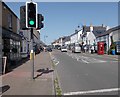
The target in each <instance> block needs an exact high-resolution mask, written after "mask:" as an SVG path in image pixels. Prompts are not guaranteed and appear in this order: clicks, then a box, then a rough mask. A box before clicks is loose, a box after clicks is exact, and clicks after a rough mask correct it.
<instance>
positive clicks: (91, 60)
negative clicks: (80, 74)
mask: <svg viewBox="0 0 120 97" xmlns="http://www.w3.org/2000/svg"><path fill="white" fill-rule="evenodd" d="M66 54H67V55H68V56H70V57H72V58H73V59H76V60H77V61H78V62H84V63H105V62H109V61H105V60H100V59H96V58H91V57H86V56H81V55H76V54H71V53H66ZM110 62H112V61H110Z"/></svg>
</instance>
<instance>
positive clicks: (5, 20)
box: [2, 3, 17, 33]
mask: <svg viewBox="0 0 120 97" xmlns="http://www.w3.org/2000/svg"><path fill="white" fill-rule="evenodd" d="M9 15H12V29H11V31H13V32H15V33H17V16H15V15H14V14H13V12H11V11H10V9H9V8H8V7H7V6H6V5H5V4H4V3H2V17H3V19H2V27H4V28H6V29H9V30H10V28H9V23H8V21H9Z"/></svg>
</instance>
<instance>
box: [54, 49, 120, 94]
mask: <svg viewBox="0 0 120 97" xmlns="http://www.w3.org/2000/svg"><path fill="white" fill-rule="evenodd" d="M52 56H54V58H55V59H56V60H57V61H58V64H57V66H56V70H57V74H58V79H59V83H60V87H61V89H62V93H63V95H81V94H83V95H91V94H92V95H117V94H118V91H117V90H118V89H119V88H118V60H117V59H115V58H111V57H106V56H101V55H93V54H83V53H71V52H61V51H59V50H53V52H52Z"/></svg>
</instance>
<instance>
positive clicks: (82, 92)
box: [63, 88, 120, 95]
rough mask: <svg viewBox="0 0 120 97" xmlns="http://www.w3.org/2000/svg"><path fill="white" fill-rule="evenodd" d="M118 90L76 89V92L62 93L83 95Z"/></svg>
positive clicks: (119, 89) (117, 89) (116, 90)
mask: <svg viewBox="0 0 120 97" xmlns="http://www.w3.org/2000/svg"><path fill="white" fill-rule="evenodd" d="M118 91H120V88H111V89H100V90H90V91H78V92H68V93H64V94H63V95H84V94H95V93H106V92H118Z"/></svg>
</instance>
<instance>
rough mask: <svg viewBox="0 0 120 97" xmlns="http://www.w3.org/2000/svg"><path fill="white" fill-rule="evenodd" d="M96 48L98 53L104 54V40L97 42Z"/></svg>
mask: <svg viewBox="0 0 120 97" xmlns="http://www.w3.org/2000/svg"><path fill="white" fill-rule="evenodd" d="M97 48H98V51H97V52H98V54H99V55H103V54H104V42H98V43H97Z"/></svg>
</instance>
